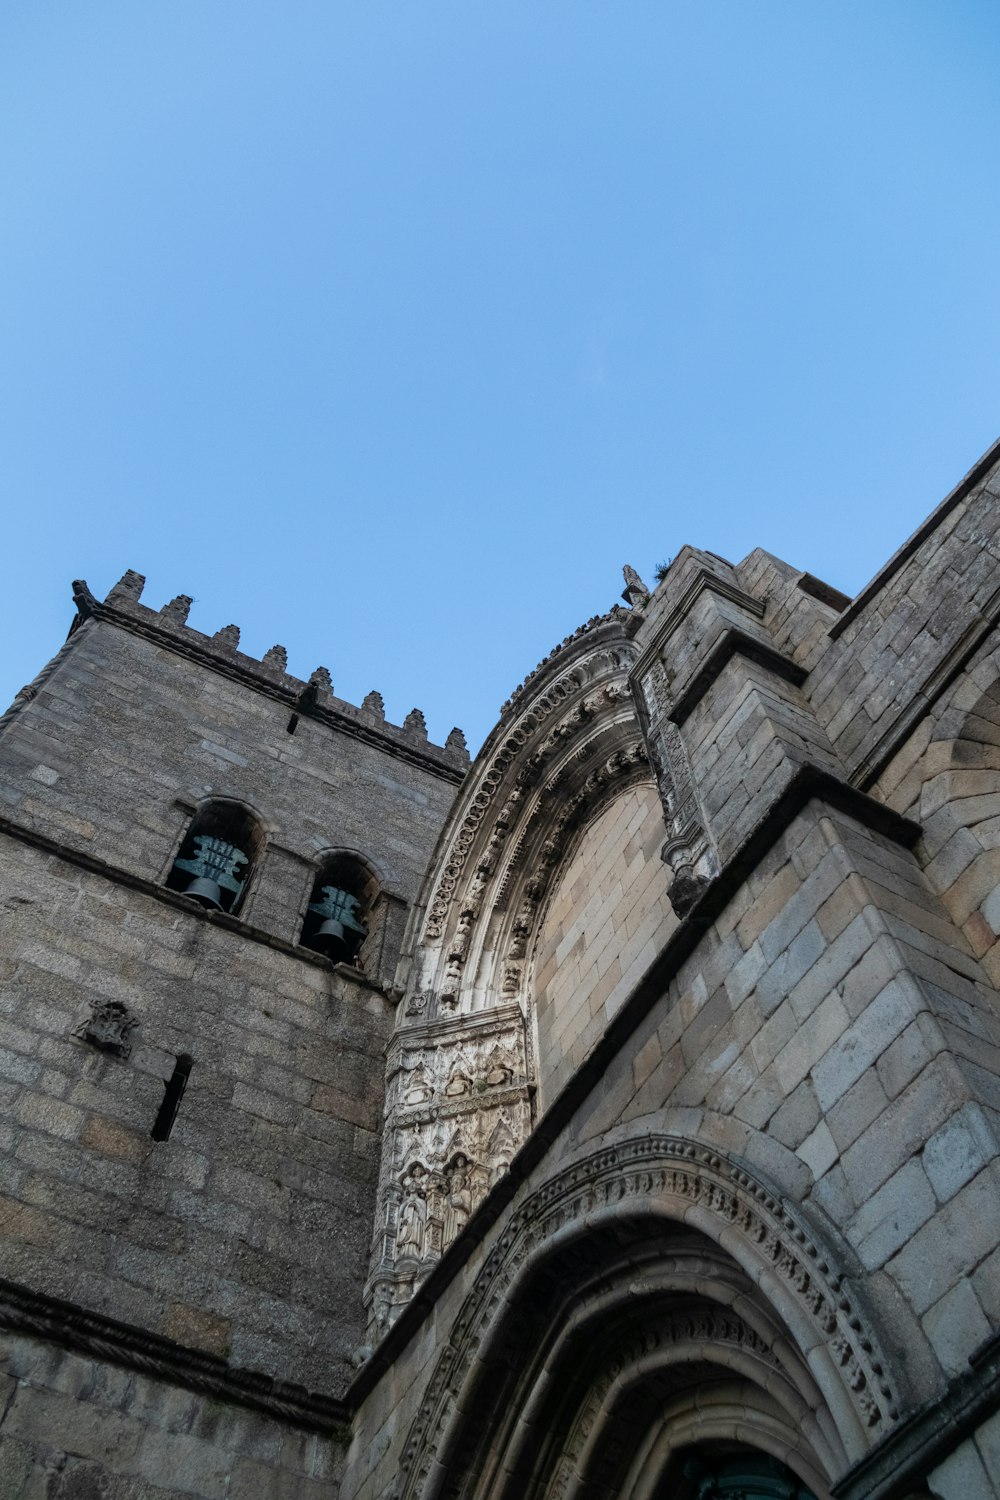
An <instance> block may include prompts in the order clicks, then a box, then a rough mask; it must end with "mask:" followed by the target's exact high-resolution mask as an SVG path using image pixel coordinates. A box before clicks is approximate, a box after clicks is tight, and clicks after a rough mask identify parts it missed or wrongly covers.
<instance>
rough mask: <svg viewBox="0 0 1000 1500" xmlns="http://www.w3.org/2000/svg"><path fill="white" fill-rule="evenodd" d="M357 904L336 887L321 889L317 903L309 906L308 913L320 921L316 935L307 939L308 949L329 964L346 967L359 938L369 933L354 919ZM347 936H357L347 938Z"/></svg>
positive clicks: (325, 886)
mask: <svg viewBox="0 0 1000 1500" xmlns="http://www.w3.org/2000/svg"><path fill="white" fill-rule="evenodd" d="M359 905H360V902H359V901H358V898H357V897H356V896H352V895H351V894H350V892H349V891H342V890H339V889H338V888H337V887H336V886H331V885H324V886H322V887H320V899H319V901H314V902H312V903H311V904H310V906H309V910H310V911H311V912H315V913H316V915H317V916H318V917H322V918H323V920H322V922H320V924H319V926H318V927H317V928H316V931H315V932H314V933H313V934H312V936H311V937H309V938H308V939H306V941H307V942H308V944H309V947H310V948H316V949H318V950H319V952H320V953H325V954H326V956H327V958H329V959H330V960H331V962H333V963H335V964H337V963H347V962H349V961H350V959H351V957H352V956H353V953H354V950H355V949H356V948H357V945H358V943H359V942H360V940H361V938H363V937H364V936H365V933H366V932H367V931H368V929H367V927H365V925H364V923H363V922H359V921H358V919H357V917H356V916H355V915H354V913H355V911H356V910H357V908H358V906H359ZM348 932H351V933H353V934H356V936H354V937H348Z"/></svg>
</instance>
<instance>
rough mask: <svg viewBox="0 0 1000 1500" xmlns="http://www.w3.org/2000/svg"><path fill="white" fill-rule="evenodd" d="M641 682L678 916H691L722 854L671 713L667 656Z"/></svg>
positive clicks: (672, 898)
mask: <svg viewBox="0 0 1000 1500" xmlns="http://www.w3.org/2000/svg"><path fill="white" fill-rule="evenodd" d="M638 685H639V689H640V692H641V699H642V706H643V708H644V710H645V713H644V717H645V718H646V722H647V724H648V729H647V731H646V742H647V744H648V746H649V756H650V761H651V763H652V765H653V769H654V771H655V773H656V784H657V787H658V789H659V793H660V801H661V802H662V804H663V818H664V822H665V823H666V825H667V834H668V837H667V840H666V843H665V844H664V845H663V849H662V851H661V853H662V857H663V859H664V860H665V861H666V863H667V864H668V865H669V866H670V868H671V870H672V871H673V877H674V878H673V883H672V885H671V887H670V892H669V896H670V904H671V906H672V907H673V909H674V911H675V912H676V913H677V915H678V916H679V917H686V916H687V914H688V912H689V911H690V910H691V908H692V906H694V904H695V902H696V901H697V900H698V898H699V897H700V896H701V894H702V892H703V891H704V890H705V888H706V886H707V885H708V883H709V881H710V880H713V879H714V878H715V876H716V875H717V874H718V873H719V859H718V854H717V853H716V850H715V845H714V844H713V842H712V838H711V835H710V833H709V829H708V822H707V819H706V818H705V816H704V814H703V812H702V809H701V807H700V804H699V802H698V795H697V792H696V791H695V784H694V777H693V776H692V774H691V766H690V763H689V761H688V755H687V750H686V749H685V746H684V741H683V739H682V737H681V732H680V730H679V729H678V727H677V725H676V724H675V723H674V722H673V720H672V719H671V717H670V705H671V694H670V681H669V677H668V673H667V669H666V666H665V665H664V663H663V661H662V660H660V659H659V658H654V659H653V660H652V661H650V662H649V664H648V665H647V668H646V670H645V672H644V673H643V675H642V676H641V677H640V678H639V679H638Z"/></svg>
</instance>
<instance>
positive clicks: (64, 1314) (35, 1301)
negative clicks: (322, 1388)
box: [0, 1280, 350, 1440]
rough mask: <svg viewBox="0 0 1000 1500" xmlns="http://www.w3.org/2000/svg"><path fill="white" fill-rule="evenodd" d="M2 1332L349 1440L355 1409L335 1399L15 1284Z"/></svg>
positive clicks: (4, 1298)
mask: <svg viewBox="0 0 1000 1500" xmlns="http://www.w3.org/2000/svg"><path fill="white" fill-rule="evenodd" d="M0 1328H2V1329H7V1330H9V1331H10V1332H12V1333H18V1334H23V1335H27V1336H28V1337H29V1338H37V1339H44V1340H45V1341H46V1342H47V1343H50V1344H56V1345H58V1346H59V1347H61V1348H63V1349H71V1350H73V1351H74V1352H75V1353H77V1354H82V1355H85V1356H87V1357H89V1358H91V1359H97V1360H103V1361H106V1362H107V1363H108V1364H111V1365H118V1366H119V1367H121V1368H122V1369H126V1370H137V1371H138V1372H139V1373H140V1374H142V1375H148V1376H151V1377H152V1378H153V1379H155V1380H165V1381H168V1382H169V1383H170V1384H172V1385H178V1386H182V1387H183V1388H184V1389H186V1390H190V1391H197V1392H198V1393H199V1394H201V1395H205V1396H211V1397H213V1398H215V1399H216V1400H218V1401H224V1402H230V1403H232V1404H233V1405H236V1406H243V1407H249V1408H250V1409H251V1410H253V1411H259V1412H263V1413H264V1414H265V1415H266V1416H269V1417H272V1418H275V1419H277V1420H278V1421H280V1422H287V1423H288V1424H290V1425H291V1426H292V1427H298V1428H304V1429H305V1430H306V1431H310V1432H322V1433H325V1434H327V1435H328V1436H331V1437H337V1438H340V1439H341V1440H343V1439H344V1438H345V1436H346V1429H347V1423H348V1421H349V1419H350V1410H349V1408H348V1407H347V1406H346V1404H345V1403H344V1402H342V1401H338V1400H336V1399H335V1398H334V1397H332V1396H320V1395H317V1394H315V1393H314V1392H312V1391H307V1390H306V1389H305V1388H304V1387H303V1386H301V1385H292V1384H290V1383H288V1382H286V1381H282V1380H275V1379H273V1378H272V1377H271V1376H269V1375H263V1374H260V1373H259V1372H258V1371H255V1370H240V1369H237V1368H235V1367H234V1366H232V1365H230V1364H229V1363H228V1361H226V1360H224V1359H222V1358H220V1357H219V1356H218V1355H215V1354H206V1353H204V1352H203V1351H202V1350H200V1349H191V1348H188V1347H186V1346H185V1345H183V1344H177V1343H174V1341H173V1340H172V1339H166V1338H161V1337H159V1336H158V1335H156V1334H152V1333H146V1332H145V1330H143V1329H140V1328H135V1327H132V1326H131V1325H130V1324H128V1323H119V1322H117V1321H115V1319H113V1318H106V1317H103V1316H102V1315H101V1314H100V1313H92V1312H87V1311H85V1310H84V1309H83V1308H80V1307H77V1306H76V1305H75V1304H74V1303H72V1302H63V1301H61V1300H59V1299H58V1298H56V1297H47V1296H45V1295H44V1294H43V1293H40V1292H32V1291H29V1290H28V1288H26V1287H22V1286H18V1285H17V1284H16V1283H15V1282H12V1281H3V1280H0Z"/></svg>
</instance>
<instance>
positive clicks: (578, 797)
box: [403, 619, 651, 1020]
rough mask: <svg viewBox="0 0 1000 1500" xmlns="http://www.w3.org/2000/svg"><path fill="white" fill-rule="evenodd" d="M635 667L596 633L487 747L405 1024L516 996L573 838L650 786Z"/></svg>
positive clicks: (429, 918)
mask: <svg viewBox="0 0 1000 1500" xmlns="http://www.w3.org/2000/svg"><path fill="white" fill-rule="evenodd" d="M633 659H634V648H633V647H632V644H631V641H630V639H629V637H628V634H627V632H626V631H625V629H624V627H623V625H622V624H621V622H620V621H619V620H618V619H611V620H608V621H599V622H597V623H596V626H595V627H594V628H592V629H591V630H590V633H589V634H588V635H586V636H585V637H581V638H580V640H579V641H577V642H576V643H575V649H574V650H570V651H569V652H568V653H567V656H566V659H565V660H564V661H563V662H562V670H561V671H560V672H559V673H558V675H556V676H555V678H554V679H548V680H546V678H545V676H544V674H543V676H542V677H541V678H540V679H539V685H538V691H537V693H536V695H535V696H534V697H530V698H529V697H527V696H526V695H525V696H524V697H523V699H522V706H521V710H520V713H519V715H518V717H517V718H516V719H515V720H514V722H513V723H510V724H507V725H501V727H500V729H499V730H498V731H497V736H496V738H497V743H496V744H495V746H494V748H493V749H492V751H491V750H490V746H489V744H488V745H487V750H486V753H485V755H484V757H483V758H482V761H481V765H480V767H479V768H478V770H474V772H473V780H472V782H471V784H470V786H469V788H468V789H467V791H466V793H465V795H464V798H463V800H462V802H461V804H460V806H459V808H458V809H457V811H456V813H455V815H454V817H453V822H452V825H451V829H450V831H449V832H447V833H446V835H445V837H444V840H443V845H442V847H443V849H444V850H445V853H444V854H443V855H441V856H440V857H439V859H438V860H437V861H436V863H435V867H434V871H433V872H432V874H431V877H430V880H429V883H428V890H429V892H430V895H429V898H428V901H427V908H426V918H425V920H424V924H423V930H422V932H420V933H419V937H418V938H417V941H416V943H415V952H414V962H413V967H412V971H411V975H410V979H409V983H408V986H407V992H406V1001H405V1004H404V1007H403V1014H404V1016H406V1017H411V1018H413V1019H416V1020H420V1019H424V1018H430V1017H432V1016H434V1015H441V1016H448V1015H455V1014H457V1013H459V1012H461V1011H467V1010H470V1009H475V1008H477V1007H478V1006H481V1005H482V1004H483V1003H486V1004H489V1003H491V1002H492V1000H493V997H496V998H500V997H503V996H508V997H509V996H514V995H517V994H519V993H521V992H522V987H523V981H524V963H525V960H526V959H527V957H528V956H529V954H530V948H531V940H532V935H533V933H534V931H535V930H536V927H537V919H538V912H539V906H540V904H541V902H542V900H543V897H544V895H545V892H546V891H547V889H549V887H550V886H551V883H552V880H553V876H554V873H555V871H556V870H557V868H558V866H559V865H560V863H561V861H562V859H563V857H564V855H565V853H566V850H567V848H568V845H569V843H570V841H571V840H572V838H573V835H574V833H575V832H576V831H577V830H578V829H579V827H580V826H581V824H582V823H583V822H585V821H586V820H587V819H588V818H589V817H590V816H592V815H593V813H594V812H595V811H596V810H598V809H599V808H600V806H601V805H602V804H603V803H604V802H605V801H606V800H608V798H609V797H610V796H613V795H615V794H616V793H617V792H618V791H620V790H622V789H623V788H624V787H625V786H627V785H628V784H630V783H631V782H632V781H634V780H637V779H640V778H641V779H646V778H649V777H650V776H651V772H650V768H649V757H648V752H647V749H646V745H645V741H644V739H643V735H642V730H641V727H640V724H639V719H638V716H637V714H636V712H635V706H634V703H633V699H632V694H631V689H630V686H629V682H628V669H629V667H630V665H631V664H632V661H633ZM416 936H417V935H416V934H414V937H416ZM473 994H477V995H478V997H479V998H478V999H473V998H472V996H473ZM467 997H468V998H467Z"/></svg>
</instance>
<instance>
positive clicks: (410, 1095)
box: [401, 1065, 434, 1105]
mask: <svg viewBox="0 0 1000 1500" xmlns="http://www.w3.org/2000/svg"><path fill="white" fill-rule="evenodd" d="M433 1094H434V1085H433V1083H432V1082H431V1080H430V1078H429V1077H428V1075H427V1071H426V1069H425V1068H424V1067H423V1066H420V1065H418V1066H417V1067H416V1068H414V1070H413V1072H412V1073H411V1074H410V1076H409V1078H408V1079H407V1080H406V1084H405V1086H404V1088H403V1092H402V1098H401V1103H403V1104H407V1105H409V1104H425V1103H426V1102H427V1100H428V1099H430V1098H432V1097H433Z"/></svg>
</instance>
